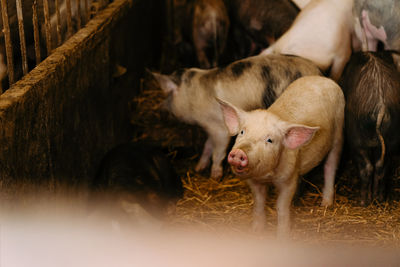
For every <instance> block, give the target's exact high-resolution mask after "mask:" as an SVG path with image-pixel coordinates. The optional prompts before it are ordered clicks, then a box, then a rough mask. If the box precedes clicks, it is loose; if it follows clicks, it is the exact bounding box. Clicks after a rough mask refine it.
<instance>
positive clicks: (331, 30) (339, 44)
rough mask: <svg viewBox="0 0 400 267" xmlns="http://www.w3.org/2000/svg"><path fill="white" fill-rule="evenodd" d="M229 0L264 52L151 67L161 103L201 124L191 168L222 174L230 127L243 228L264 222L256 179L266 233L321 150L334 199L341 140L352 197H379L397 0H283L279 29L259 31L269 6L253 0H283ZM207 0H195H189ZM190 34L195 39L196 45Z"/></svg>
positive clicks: (285, 211) (328, 197) (399, 116)
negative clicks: (271, 216) (357, 184)
mask: <svg viewBox="0 0 400 267" xmlns="http://www.w3.org/2000/svg"><path fill="white" fill-rule="evenodd" d="M211 2H214V3H218V1H211ZM230 2H231V4H232V5H237V6H236V12H237V13H238V14H237V17H242V19H243V18H245V17H246V16H245V13H246V12H248V11H249V10H252V12H254V17H252V14H253V13H249V14H247V15H248V17H247V20H244V19H243V20H242V21H246V23H247V24H245V25H244V27H242V29H241V30H243V31H246V32H247V34H248V36H249V38H252V41H251V42H253V41H254V40H261V39H262V38H257V39H256V38H255V37H254V36H256V35H258V34H261V35H264V39H263V40H264V41H265V43H266V44H267V45H269V46H268V47H265V50H264V51H262V52H261V53H260V54H259V55H255V56H251V57H246V58H243V59H240V60H237V61H234V62H232V63H230V64H228V65H226V66H223V67H222V66H220V67H215V68H211V69H204V68H203V69H199V68H186V69H181V70H178V71H175V72H174V73H172V74H171V75H163V74H159V73H152V74H153V76H154V78H155V79H156V80H157V81H158V83H159V85H160V87H161V88H162V89H163V91H164V92H165V93H166V95H167V96H168V97H167V99H166V102H167V106H168V108H169V110H170V111H171V112H172V113H173V114H174V115H175V116H176V117H177V118H179V119H181V120H182V121H184V122H187V123H190V124H197V125H199V126H201V127H202V128H203V129H204V130H205V131H206V133H207V134H208V138H207V140H206V142H205V144H204V149H203V152H202V155H201V156H200V159H199V161H198V163H197V165H196V167H195V170H196V171H202V170H204V169H205V168H206V167H207V166H208V165H209V163H210V161H212V165H211V177H212V178H219V177H221V176H222V175H223V168H222V161H223V159H224V158H225V157H226V150H227V147H228V144H229V141H230V136H236V141H235V144H234V145H233V148H232V150H231V151H230V152H229V153H228V156H227V161H228V163H229V164H230V165H231V167H232V171H233V172H234V174H235V175H237V176H238V177H240V178H243V179H244V180H246V181H247V183H248V185H249V186H250V188H251V190H252V193H253V197H254V213H253V228H254V229H255V230H261V229H263V228H264V227H265V224H266V216H265V211H264V208H265V201H266V193H267V187H266V185H267V184H269V183H272V184H274V185H275V187H276V188H277V190H278V199H277V203H276V208H277V215H278V228H277V230H278V231H277V232H278V236H280V237H285V236H287V235H288V233H289V229H290V205H291V201H292V198H293V195H294V193H295V191H296V187H297V184H298V180H299V176H301V175H303V174H305V173H307V172H309V171H310V170H311V169H312V168H314V167H316V166H317V165H319V164H320V163H321V162H322V161H323V160H325V163H324V179H325V183H324V188H323V199H322V205H323V206H329V205H332V204H333V198H334V193H335V189H334V184H335V174H336V170H337V167H338V164H339V161H340V155H341V151H342V146H343V142H344V140H345V142H346V144H347V145H346V148H348V149H349V151H350V152H351V153H349V154H350V155H351V156H352V158H353V161H354V162H355V164H356V165H357V167H358V170H359V177H360V180H361V203H362V204H364V205H365V204H368V203H370V202H371V201H372V200H373V199H377V200H379V201H382V200H384V194H385V186H386V184H387V183H386V182H387V180H388V178H389V177H388V176H389V175H387V173H386V172H387V169H393V167H395V166H390V167H389V165H388V162H389V161H390V159H391V158H392V157H394V155H396V152H397V151H398V148H399V141H400V138H399V137H398V134H397V133H396V130H398V129H399V127H400V74H399V70H398V64H397V53H398V51H400V38H399V37H400V35H399V34H400V1H399V0H354V1H353V0H293V2H294V4H295V5H296V6H297V7H298V8H299V9H300V12H299V13H298V14H297V16H295V18H294V21H293V22H292V24H291V25H290V27H289V28H288V29H287V30H286V31H284V32H282V35H281V36H277V31H274V30H270V32H269V33H265V30H266V29H268V28H269V27H270V26H271V25H268V23H267V21H268V17H263V16H267V14H271V13H268V12H262V10H263V7H264V5H265V6H268V7H270V8H272V7H281V6H288V5H289V4H290V5H289V6H291V7H293V6H292V4H293V3H289V2H288V1H285V0H280V1H279V0H275V1H272V0H271V1H269V0H265V1H258V0H254V1H251V0H246V1H230ZM209 3H210V2H209V1H205V0H198V1H196V4H197V5H199V6H206V5H207V4H209ZM283 3H285V4H283ZM224 4H225V3H223V2H221V3H220V5H224ZM286 4H287V5H286ZM205 10H208V9H205ZM209 12H211V11H209ZM242 13H243V14H242ZM273 13H274V14H273V15H272V16H274V15H276V14H285V13H284V12H281V13H280V12H279V11H274V12H273ZM196 14H197V13H196ZM216 14H219V13H217V12H215V13H212V16H211V15H210V14H208V16H211V17H214V18H215V17H216ZM203 18H204V14H203ZM260 18H261V19H260ZM275 19H276V18H275ZM286 19H287V17H285V16H283V17H281V18H280V20H281V21H282V22H284V21H286ZM263 23H265V24H263ZM278 24H279V23H278ZM204 25H209V24H207V23H205V24H204ZM215 26H216V25H213V27H215ZM279 26H281V25H279ZM214 29H215V28H214ZM249 29H250V30H249ZM200 30H201V29H200ZM252 30H253V31H252ZM194 32H195V31H194ZM215 33H216V34H217V33H218V31H215ZM194 35H195V34H194ZM247 40H248V39H247ZM193 41H194V42H196V43H195V44H194V46H196V47H197V46H199V47H200V48H201V45H202V44H203V43H204V42H200V41H199V40H198V39H196V38H193ZM197 42H199V43H197ZM206 43H207V44H211V45H213V43H212V42H211V43H210V42H206ZM214 44H215V42H214ZM260 44H262V42H259V43H258V45H260ZM227 46H229V43H228V44H227ZM220 47H222V46H220V45H218V46H216V47H215V48H216V49H217V48H220ZM250 47H253V48H254V46H250ZM360 49H362V51H360ZM197 50H198V49H197V48H196V51H197ZM200 50H201V49H200ZM215 51H216V50H215ZM249 53H250V52H249ZM202 58H203V56H202V55H201V53H198V59H199V63H201V62H205V61H204V60H202ZM210 62H217V61H215V60H214V61H208V63H207V64H204V65H205V66H207V65H209V66H212V65H213V64H211V63H210ZM324 75H327V76H329V77H330V78H327V77H324Z"/></svg>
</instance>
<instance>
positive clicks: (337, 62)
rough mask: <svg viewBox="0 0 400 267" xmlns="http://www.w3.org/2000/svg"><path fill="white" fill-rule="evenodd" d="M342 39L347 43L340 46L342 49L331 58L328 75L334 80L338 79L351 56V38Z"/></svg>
mask: <svg viewBox="0 0 400 267" xmlns="http://www.w3.org/2000/svg"><path fill="white" fill-rule="evenodd" d="M344 41H345V42H347V43H346V44H344V45H343V46H342V49H343V51H341V53H340V54H339V53H338V55H337V56H335V57H334V58H333V62H332V66H331V71H330V74H329V76H330V78H332V79H333V80H334V81H339V79H340V76H341V75H342V72H343V69H344V67H345V66H346V63H347V62H348V61H349V59H350V56H351V38H344Z"/></svg>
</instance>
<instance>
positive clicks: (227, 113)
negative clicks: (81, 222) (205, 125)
mask: <svg viewBox="0 0 400 267" xmlns="http://www.w3.org/2000/svg"><path fill="white" fill-rule="evenodd" d="M220 105H221V108H222V111H223V115H224V120H225V124H226V126H227V128H228V129H229V134H231V135H237V138H236V142H235V144H234V146H233V148H232V151H231V152H230V153H229V155H228V162H229V163H230V164H231V166H232V170H233V172H234V173H235V174H236V175H237V176H238V177H240V178H243V179H246V180H247V181H248V184H249V186H250V188H251V190H252V192H253V197H254V215H253V216H254V218H253V228H254V229H255V230H261V229H263V228H264V227H265V225H266V216H265V210H264V209H265V201H266V193H267V190H266V183H271V182H272V183H273V184H274V185H275V186H276V187H277V189H278V199H277V203H276V209H277V213H278V237H285V236H287V235H288V233H289V229H290V203H291V201H292V198H293V195H294V193H295V191H296V186H297V183H298V178H299V176H300V175H303V174H305V173H307V172H309V171H310V170H311V169H312V168H314V167H315V166H317V165H318V164H320V163H321V161H322V160H323V159H324V158H325V157H326V162H325V168H324V178H325V186H324V189H323V199H322V205H324V206H328V205H331V204H332V202H333V195H334V181H335V173H336V168H337V166H338V163H339V158H340V152H341V149H342V135H343V123H344V105H345V101H344V96H343V93H342V90H341V89H340V87H339V86H338V85H337V84H336V83H335V82H334V81H332V80H331V79H328V78H325V77H319V76H308V77H302V78H300V79H298V80H296V81H294V82H293V83H292V84H290V85H289V87H288V88H287V89H286V90H285V91H284V92H283V93H282V95H281V96H280V97H279V98H278V99H277V100H276V101H275V102H274V103H273V104H272V105H271V106H270V107H269V108H268V109H266V110H265V109H258V110H254V111H250V112H246V111H244V110H243V109H241V108H238V107H236V106H234V105H232V104H230V103H227V102H224V101H222V100H220Z"/></svg>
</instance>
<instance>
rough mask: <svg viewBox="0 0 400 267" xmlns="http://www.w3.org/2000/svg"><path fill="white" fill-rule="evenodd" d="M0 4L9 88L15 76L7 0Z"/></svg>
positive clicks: (2, 0)
mask: <svg viewBox="0 0 400 267" xmlns="http://www.w3.org/2000/svg"><path fill="white" fill-rule="evenodd" d="M0 3H1V16H2V19H3V32H4V39H5V44H6V55H7V72H8V80H9V82H10V86H11V85H12V84H13V83H14V82H15V75H14V62H13V52H12V43H11V35H10V24H9V21H8V12H7V0H1V2H0Z"/></svg>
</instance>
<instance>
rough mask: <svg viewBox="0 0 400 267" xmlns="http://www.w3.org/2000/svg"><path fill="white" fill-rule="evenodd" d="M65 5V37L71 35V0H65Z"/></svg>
mask: <svg viewBox="0 0 400 267" xmlns="http://www.w3.org/2000/svg"><path fill="white" fill-rule="evenodd" d="M65 3H66V5H67V37H68V38H69V37H71V36H72V11H71V0H65Z"/></svg>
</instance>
